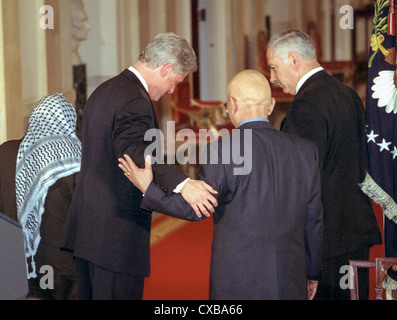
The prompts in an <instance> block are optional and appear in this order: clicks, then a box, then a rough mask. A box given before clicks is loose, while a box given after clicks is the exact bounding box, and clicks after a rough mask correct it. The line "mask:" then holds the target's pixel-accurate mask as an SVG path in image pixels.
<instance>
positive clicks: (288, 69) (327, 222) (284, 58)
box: [267, 30, 381, 299]
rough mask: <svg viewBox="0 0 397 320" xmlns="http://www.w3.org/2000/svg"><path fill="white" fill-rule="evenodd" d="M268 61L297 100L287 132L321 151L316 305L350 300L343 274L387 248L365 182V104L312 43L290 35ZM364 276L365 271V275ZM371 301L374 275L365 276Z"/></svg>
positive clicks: (271, 49) (274, 43)
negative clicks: (324, 65)
mask: <svg viewBox="0 0 397 320" xmlns="http://www.w3.org/2000/svg"><path fill="white" fill-rule="evenodd" d="M267 59H268V63H269V67H270V70H271V78H270V80H271V82H272V83H274V84H278V85H279V86H280V87H281V88H282V89H283V91H284V92H285V93H288V94H292V95H296V97H295V99H294V101H293V102H292V104H291V106H290V108H289V111H288V113H287V116H286V119H285V120H284V122H283V125H282V131H284V132H288V133H291V134H294V135H298V136H300V137H302V138H306V139H310V140H312V141H313V142H314V143H315V144H316V145H317V148H318V150H319V155H320V161H319V164H320V170H321V185H322V191H321V194H322V203H323V208H324V261H323V272H322V280H321V281H320V283H319V289H318V291H317V296H316V299H349V290H346V289H344V288H342V287H344V286H342V287H341V285H340V280H341V277H342V276H343V275H344V274H341V273H340V269H341V267H342V266H343V265H348V264H349V260H351V259H353V260H368V258H369V248H370V246H372V245H374V244H378V243H380V242H381V235H380V231H379V228H378V225H377V222H376V219H375V215H374V213H373V209H372V206H371V202H370V200H369V199H368V198H367V197H366V196H365V195H364V193H363V192H362V191H361V189H360V186H359V184H360V183H362V182H363V181H364V178H365V168H366V166H365V115H364V108H363V105H362V103H361V99H360V98H359V97H358V95H357V94H356V93H355V92H354V91H353V90H352V89H351V88H349V87H347V86H345V85H344V84H342V83H341V82H339V81H337V80H336V79H334V78H333V77H332V76H330V75H329V74H328V73H327V72H326V71H325V70H324V69H323V68H322V67H321V66H320V64H319V62H318V61H317V58H316V50H315V48H314V46H313V43H312V42H311V41H310V39H309V37H308V36H307V35H306V34H304V33H302V32H300V31H295V30H293V31H287V32H284V33H282V34H280V35H277V36H275V37H273V38H272V39H271V41H270V42H269V46H268V52H267ZM362 271H364V270H362ZM359 279H360V285H359V287H360V288H361V289H362V291H360V297H362V298H364V299H365V298H368V273H367V274H366V275H364V274H363V275H361V276H359Z"/></svg>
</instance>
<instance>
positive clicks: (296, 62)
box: [288, 51, 300, 67]
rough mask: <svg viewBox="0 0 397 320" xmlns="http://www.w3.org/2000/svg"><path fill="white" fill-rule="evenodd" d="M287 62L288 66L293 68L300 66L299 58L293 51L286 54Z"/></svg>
mask: <svg viewBox="0 0 397 320" xmlns="http://www.w3.org/2000/svg"><path fill="white" fill-rule="evenodd" d="M288 62H289V63H290V64H292V65H294V66H295V67H299V65H300V56H299V55H298V54H297V53H296V52H295V51H291V52H290V53H289V54H288Z"/></svg>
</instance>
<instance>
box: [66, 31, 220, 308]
mask: <svg viewBox="0 0 397 320" xmlns="http://www.w3.org/2000/svg"><path fill="white" fill-rule="evenodd" d="M196 68H197V59H196V55H195V53H194V51H193V49H192V47H191V46H190V45H189V44H188V42H187V41H186V40H185V39H182V38H180V37H179V36H177V35H175V34H172V33H166V34H161V35H159V36H157V37H156V38H155V39H154V40H153V41H151V42H150V43H149V45H148V46H147V47H146V49H145V50H144V51H143V52H142V54H141V56H140V58H139V61H138V62H137V63H136V64H135V65H134V67H130V68H129V69H126V70H124V71H123V72H122V73H121V74H120V75H118V76H116V77H114V78H112V79H110V80H108V81H106V82H105V83H103V84H102V85H100V86H99V87H98V88H97V89H96V90H95V92H94V93H93V94H92V95H91V96H90V98H89V99H88V101H87V103H86V105H85V108H84V115H83V139H82V143H83V150H82V165H81V172H80V177H79V181H78V185H77V188H76V191H75V195H74V197H73V201H72V204H71V208H70V211H69V215H68V221H67V222H66V227H65V234H64V239H63V242H62V247H63V248H65V249H69V250H72V251H73V252H74V255H75V257H76V266H77V274H78V278H79V279H78V280H79V298H80V299H107V300H110V299H117V300H121V299H129V300H130V299H141V298H142V293H143V285H144V278H145V277H147V276H149V272H150V228H151V216H150V215H148V214H147V213H145V212H143V211H142V210H141V209H140V205H141V201H142V194H141V193H140V192H139V190H138V189H136V188H133V187H131V184H130V183H129V182H128V180H126V179H125V177H124V176H123V174H122V172H121V170H120V169H119V168H118V162H117V159H118V158H119V157H120V156H122V155H123V154H129V155H130V156H131V157H132V158H133V159H135V160H136V162H137V163H138V164H141V165H143V160H141V159H143V154H144V151H145V148H146V147H147V145H148V144H149V142H148V141H145V139H144V136H145V133H146V131H147V130H150V129H154V128H158V122H157V119H156V114H155V111H154V108H153V105H152V101H157V100H159V99H160V98H161V97H162V96H163V95H164V94H166V93H172V92H173V91H174V88H175V86H176V85H178V83H180V82H182V81H183V79H184V78H185V77H186V76H187V75H188V73H189V72H193V71H195V70H196ZM153 170H154V174H155V178H154V179H155V181H156V182H157V183H158V184H159V185H161V187H162V189H163V190H164V191H166V192H167V193H172V192H179V190H178V189H180V188H182V191H181V192H182V196H183V197H184V198H185V199H186V200H187V201H188V202H189V204H190V205H191V206H192V207H193V208H194V210H195V212H196V213H197V214H198V215H199V216H201V215H202V214H205V215H208V214H209V213H210V212H212V211H213V210H214V208H213V206H216V199H215V198H214V197H213V195H212V193H215V190H213V189H212V188H211V187H210V186H208V185H207V184H205V183H204V182H202V181H194V180H188V177H187V176H185V175H183V174H181V173H180V172H179V171H177V170H175V169H173V168H171V167H169V166H167V165H164V164H158V165H156V166H155V167H154V168H153Z"/></svg>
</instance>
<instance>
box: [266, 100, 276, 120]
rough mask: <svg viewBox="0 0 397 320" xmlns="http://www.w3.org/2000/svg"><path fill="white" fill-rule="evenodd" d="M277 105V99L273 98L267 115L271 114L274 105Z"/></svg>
mask: <svg viewBox="0 0 397 320" xmlns="http://www.w3.org/2000/svg"><path fill="white" fill-rule="evenodd" d="M275 105H276V99H274V98H272V101H271V103H270V107H269V109H268V110H267V115H268V116H270V115H271V114H272V113H273V110H274V106H275Z"/></svg>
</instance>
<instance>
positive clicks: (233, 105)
mask: <svg viewBox="0 0 397 320" xmlns="http://www.w3.org/2000/svg"><path fill="white" fill-rule="evenodd" d="M230 107H231V108H230V111H231V113H232V114H233V115H235V114H236V113H237V111H238V103H237V100H236V99H234V98H233V97H231V98H230Z"/></svg>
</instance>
